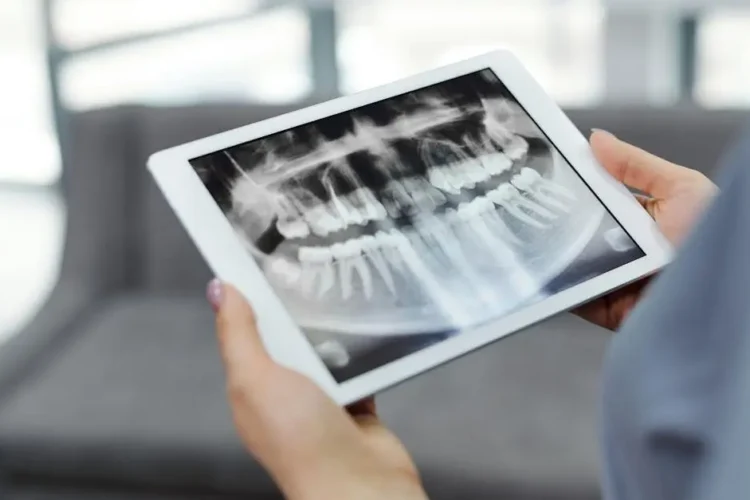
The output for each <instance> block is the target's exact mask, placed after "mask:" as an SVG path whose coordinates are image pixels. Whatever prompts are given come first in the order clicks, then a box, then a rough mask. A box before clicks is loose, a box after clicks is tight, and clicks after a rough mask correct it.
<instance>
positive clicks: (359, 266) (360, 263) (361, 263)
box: [352, 253, 373, 299]
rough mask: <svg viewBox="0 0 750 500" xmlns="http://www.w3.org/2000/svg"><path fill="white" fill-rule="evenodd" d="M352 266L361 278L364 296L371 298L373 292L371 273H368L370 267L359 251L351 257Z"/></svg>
mask: <svg viewBox="0 0 750 500" xmlns="http://www.w3.org/2000/svg"><path fill="white" fill-rule="evenodd" d="M352 267H353V268H354V270H355V271H357V274H359V279H360V280H362V291H363V292H364V294H365V298H367V299H371V298H372V292H373V288H372V274H371V273H370V267H369V266H368V265H367V262H365V256H364V255H362V254H361V253H359V254H357V256H355V257H353V258H352Z"/></svg>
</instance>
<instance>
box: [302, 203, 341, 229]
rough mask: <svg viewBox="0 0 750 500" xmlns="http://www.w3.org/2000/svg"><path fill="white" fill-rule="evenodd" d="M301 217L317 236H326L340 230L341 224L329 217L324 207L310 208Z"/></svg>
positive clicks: (334, 218)
mask: <svg viewBox="0 0 750 500" xmlns="http://www.w3.org/2000/svg"><path fill="white" fill-rule="evenodd" d="M303 217H304V219H305V222H307V225H308V226H309V227H310V229H311V231H312V232H313V234H316V235H318V236H328V235H329V234H330V233H334V232H336V231H338V230H340V229H342V226H341V223H340V222H339V221H338V220H337V219H336V217H334V216H333V215H331V213H330V212H329V211H328V209H327V208H326V206H325V205H318V206H315V207H312V208H310V209H309V210H308V211H307V212H305V213H304V214H303Z"/></svg>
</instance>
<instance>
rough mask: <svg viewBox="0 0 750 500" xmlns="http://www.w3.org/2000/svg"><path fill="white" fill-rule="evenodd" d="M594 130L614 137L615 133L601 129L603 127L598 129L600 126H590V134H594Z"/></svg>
mask: <svg viewBox="0 0 750 500" xmlns="http://www.w3.org/2000/svg"><path fill="white" fill-rule="evenodd" d="M595 132H599V133H600V134H604V135H608V136H610V137H615V134H613V133H612V132H609V131H607V130H603V129H600V128H592V129H591V133H592V134H594V133H595Z"/></svg>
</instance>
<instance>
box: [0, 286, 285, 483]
mask: <svg viewBox="0 0 750 500" xmlns="http://www.w3.org/2000/svg"><path fill="white" fill-rule="evenodd" d="M0 450H2V451H1V452H0V453H1V455H0V459H1V460H2V468H3V469H5V472H6V473H7V474H9V475H10V476H11V478H12V477H13V476H14V475H18V476H21V477H26V476H31V477H37V478H43V480H44V481H43V482H50V481H51V482H54V481H57V480H59V481H63V482H69V481H70V480H74V481H83V482H86V481H89V482H92V483H95V484H96V483H101V482H103V483H104V484H107V483H111V484H123V485H128V486H130V487H133V486H142V487H158V488H172V487H174V488H178V489H180V490H183V489H195V490H196V491H201V490H204V489H208V490H210V491H215V490H219V491H221V490H233V489H240V490H243V491H247V492H253V493H258V494H259V493H263V492H269V491H274V488H273V487H272V485H271V482H270V480H268V479H267V478H266V476H265V474H264V473H263V472H262V471H261V469H260V468H259V467H258V466H257V465H255V463H254V462H253V461H252V460H251V459H250V458H248V456H247V454H246V453H245V452H244V450H243V449H242V447H241V446H240V444H239V443H238V440H237V438H236V437H235V433H234V431H233V427H232V422H231V419H230V416H229V412H228V410H227V406H226V403H225V391H224V383H223V372H222V365H221V362H220V358H219V355H218V351H217V349H216V346H215V338H214V333H213V321H212V317H211V313H210V309H209V308H208V307H207V305H206V304H205V301H204V300H203V299H202V298H200V297H165V296H144V297H126V298H121V299H119V300H115V301H112V302H111V303H109V304H107V305H105V306H104V307H102V308H101V309H99V310H98V312H96V313H95V314H93V315H92V316H91V317H90V318H89V319H88V321H87V322H86V324H84V325H81V328H80V331H79V332H78V334H77V335H76V336H75V337H73V338H71V339H70V341H69V343H68V344H67V345H66V346H65V349H64V350H61V351H60V352H59V353H58V354H57V356H55V357H54V358H52V359H51V360H48V364H47V365H45V366H39V367H37V369H36V372H35V373H34V374H33V376H32V377H30V378H29V379H28V381H27V382H26V384H25V385H23V386H21V387H20V390H19V391H18V392H17V393H16V395H15V396H11V397H10V398H7V399H5V400H4V401H3V402H2V406H0ZM204 491H205V490H204Z"/></svg>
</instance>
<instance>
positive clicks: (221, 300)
mask: <svg viewBox="0 0 750 500" xmlns="http://www.w3.org/2000/svg"><path fill="white" fill-rule="evenodd" d="M217 295H218V301H216V300H215V299H213V298H212V299H210V300H211V302H212V304H214V307H215V308H216V333H217V335H218V337H219V346H220V348H221V354H222V357H223V358H224V362H225V364H226V368H227V372H228V373H229V375H230V378H232V375H234V374H237V373H238V372H242V373H246V372H247V370H252V369H254V368H257V367H259V366H263V365H265V364H266V363H267V362H268V361H269V360H270V358H269V356H268V353H267V352H266V349H265V347H264V346H263V342H262V340H261V337H260V334H259V333H258V328H257V324H256V320H255V312H254V311H253V309H252V307H250V304H248V303H247V301H246V300H245V298H244V297H243V296H242V295H241V294H240V293H239V292H238V291H237V289H235V288H234V287H233V286H231V285H228V284H223V283H219V282H212V283H211V284H210V285H209V297H211V296H217ZM215 302H218V304H216V303H215Z"/></svg>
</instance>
